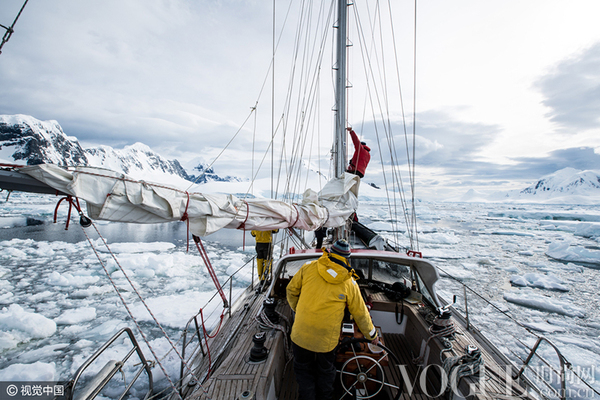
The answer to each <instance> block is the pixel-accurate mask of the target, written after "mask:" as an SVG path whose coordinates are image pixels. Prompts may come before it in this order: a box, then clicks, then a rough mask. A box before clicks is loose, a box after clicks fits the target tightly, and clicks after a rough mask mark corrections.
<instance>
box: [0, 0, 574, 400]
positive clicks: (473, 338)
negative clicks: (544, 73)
mask: <svg viewBox="0 0 600 400" xmlns="http://www.w3.org/2000/svg"><path fill="white" fill-rule="evenodd" d="M350 9H352V10H355V9H356V5H353V4H349V3H348V1H347V0H337V1H336V2H335V6H334V3H331V7H330V8H327V7H323V8H322V9H321V11H322V12H323V15H324V17H325V18H324V20H325V21H327V22H331V23H330V24H329V25H328V26H327V23H325V24H322V25H323V26H322V27H326V29H329V30H331V25H333V26H334V28H333V30H334V31H335V51H334V52H335V54H336V57H335V61H334V62H333V70H334V79H333V80H334V82H335V85H334V94H335V96H334V97H335V105H334V107H333V112H334V121H335V122H334V125H335V126H334V132H335V133H334V137H335V140H334V143H335V144H334V146H333V150H332V154H333V156H334V157H333V158H334V160H333V171H334V173H333V174H334V178H332V179H331V180H329V182H328V183H327V184H326V185H325V186H324V187H323V188H322V189H321V190H320V191H319V192H316V191H313V190H307V191H305V192H304V194H303V196H302V198H301V199H300V200H299V201H295V202H294V200H298V199H296V198H294V197H293V196H290V197H291V201H289V202H288V201H282V200H275V199H269V200H266V199H260V198H245V199H240V198H238V197H236V196H233V195H217V194H203V193H198V192H190V191H185V190H181V189H176V188H172V187H169V186H166V185H158V184H153V183H150V182H141V181H137V180H134V179H130V178H128V177H126V176H123V175H122V174H119V173H115V172H112V171H107V170H101V171H100V170H98V169H94V168H89V167H75V168H60V167H58V166H55V165H49V164H45V165H36V166H27V167H19V168H7V169H5V170H3V171H1V174H0V179H1V185H2V187H3V188H5V189H8V190H23V191H31V192H37V193H60V194H63V195H65V196H66V197H65V198H66V199H67V201H68V202H69V207H73V208H74V209H75V210H76V212H77V213H79V214H80V221H81V224H82V226H91V225H93V221H94V220H108V221H120V222H131V223H161V222H168V221H184V222H185V223H186V224H188V229H189V232H191V234H192V235H193V239H194V242H195V244H196V245H197V247H198V249H199V250H201V248H202V241H201V238H202V237H204V236H206V235H208V234H210V233H212V232H216V231H218V230H221V229H241V230H263V231H264V230H277V229H279V230H282V231H283V230H286V231H287V232H289V235H288V236H289V238H292V237H293V238H296V240H297V243H298V244H297V245H295V246H286V243H284V242H282V243H281V244H280V247H281V248H286V250H285V254H283V255H282V256H281V257H279V258H278V259H277V260H274V261H273V264H272V266H271V267H270V268H267V269H266V271H267V276H264V277H262V278H264V279H258V278H257V279H256V282H255V280H254V277H253V279H252V284H251V285H250V286H249V287H248V288H246V289H245V290H244V291H243V292H242V293H241V294H240V295H239V296H238V297H237V298H232V296H231V289H230V291H229V293H230V295H229V296H227V294H226V291H227V285H228V284H229V285H231V282H232V278H230V280H229V281H228V282H225V283H220V282H218V280H217V279H216V277H215V276H214V274H213V273H211V277H212V278H213V279H214V282H215V285H216V291H215V296H214V297H213V300H211V302H209V304H207V305H205V306H203V307H201V308H200V311H199V312H198V314H196V315H194V316H191V317H190V319H189V321H188V323H187V326H186V328H185V330H184V332H183V333H182V339H181V344H180V346H175V345H174V344H173V343H171V345H172V346H173V349H174V351H175V352H176V353H177V355H178V356H179V358H180V360H181V371H180V376H179V377H178V378H171V377H169V382H170V392H169V393H168V396H169V398H170V399H225V398H227V399H240V400H242V399H244V400H245V399H257V400H259V399H281V400H284V399H296V398H297V396H298V394H297V384H296V380H295V376H294V371H293V367H292V364H293V360H292V357H293V356H292V354H291V351H290V338H289V334H290V329H291V326H292V323H293V319H294V315H293V312H292V310H291V308H290V307H289V305H288V303H287V299H286V286H287V284H288V283H289V282H290V279H291V277H292V276H293V275H294V274H295V273H296V272H297V271H298V270H299V269H300V268H301V267H302V265H304V264H305V263H307V262H310V261H313V260H316V259H318V258H319V257H321V256H322V254H323V250H322V249H319V248H311V246H310V245H309V244H308V243H307V242H306V241H305V240H304V235H303V234H302V233H301V232H302V231H304V232H310V231H315V230H317V229H321V228H323V227H324V228H327V229H328V232H329V237H328V238H327V241H326V243H331V242H333V241H335V240H336V239H339V238H344V239H347V240H348V241H349V242H350V243H351V246H352V249H353V250H352V256H351V257H350V262H351V267H352V269H353V270H354V271H355V273H356V274H357V275H358V276H359V277H360V279H359V280H358V281H357V283H358V284H359V286H360V288H361V293H362V295H363V296H364V300H365V302H368V303H369V306H370V315H371V318H372V320H373V323H374V325H375V326H376V329H377V330H378V332H379V333H380V337H381V338H382V339H381V343H380V344H379V345H377V346H374V345H372V344H371V343H369V342H368V341H367V340H366V339H365V338H364V337H363V336H362V334H361V333H360V331H359V330H358V329H357V327H356V324H355V323H354V322H353V320H352V319H350V318H349V319H347V320H345V321H344V323H343V324H342V326H340V344H339V346H338V347H337V354H336V365H337V372H338V375H337V378H336V389H335V390H336V391H335V395H336V397H337V398H339V399H343V398H357V399H370V398H373V399H399V398H405V399H408V398H416V399H425V398H430V397H440V398H448V399H453V398H456V399H462V398H469V399H475V398H477V399H492V398H493V399H496V398H516V397H521V398H528V399H529V398H531V399H534V398H566V397H565V396H566V395H565V393H566V391H565V390H564V389H565V379H564V372H565V368H566V366H567V364H568V362H567V361H566V359H565V358H564V357H563V356H562V354H561V353H560V351H559V350H558V349H556V348H555V349H556V352H557V355H558V358H559V359H560V363H561V365H560V369H559V370H558V371H556V372H555V373H556V375H557V376H559V377H560V378H561V379H562V381H561V384H560V385H559V387H558V388H555V389H556V390H555V392H553V393H552V394H551V395H550V396H548V395H547V392H544V391H543V390H542V389H541V388H539V387H538V386H536V385H535V384H534V383H533V382H532V380H531V379H529V378H528V375H527V374H526V372H527V371H529V370H530V369H528V368H527V366H528V364H529V362H530V360H531V359H532V358H533V357H534V356H535V350H536V349H537V347H538V346H539V343H536V345H535V346H534V348H533V349H532V352H531V354H530V355H529V356H528V357H527V359H526V361H525V362H524V364H523V366H522V367H521V368H517V367H515V365H514V363H513V362H512V361H511V360H509V359H508V358H507V356H506V355H505V354H504V353H503V352H502V351H500V350H499V349H498V348H497V347H496V346H494V344H492V342H491V341H490V340H488V339H487V338H485V337H484V336H483V335H482V334H481V332H480V331H479V330H477V329H476V328H475V327H473V326H472V324H470V322H469V319H468V314H467V316H466V317H465V316H463V315H462V314H460V313H458V312H456V310H455V309H454V304H451V303H449V302H445V301H444V300H443V299H441V297H440V296H439V295H438V287H437V284H438V282H439V280H440V274H439V272H438V269H437V267H436V266H435V265H434V264H433V263H432V262H431V261H429V260H427V259H426V258H424V257H423V254H422V253H421V252H420V251H419V249H418V247H417V243H418V242H417V241H416V226H415V224H416V218H414V214H413V215H412V218H411V215H410V213H411V212H413V213H414V187H413V190H412V193H413V199H412V202H411V204H412V205H410V206H409V205H408V202H406V201H405V199H403V200H402V205H401V206H400V207H399V208H401V209H402V210H403V211H404V210H405V209H407V210H408V215H409V217H408V218H407V221H408V223H407V225H408V226H409V228H410V231H411V232H412V233H411V235H410V238H411V244H410V246H408V248H407V249H406V251H401V247H400V246H399V245H398V244H397V243H394V242H392V241H390V240H388V239H386V238H383V237H382V236H380V235H378V234H377V233H376V232H374V231H372V230H370V229H368V228H367V227H365V226H364V225H362V224H360V222H358V221H353V216H354V215H355V213H356V211H357V208H358V193H359V187H360V185H361V179H360V178H359V177H358V176H357V175H354V174H350V173H348V172H347V171H346V166H347V157H346V154H347V150H346V142H347V126H348V123H347V121H348V117H347V115H346V111H347V103H346V97H347V93H348V90H349V86H350V85H349V84H348V77H347V75H346V74H347V71H348V66H347V64H346V63H347V51H348V47H349V46H350V43H351V42H350V41H349V39H348V20H349V17H348V13H349V10H350ZM377 18H378V17H375V18H374V19H377ZM301 29H304V28H299V30H298V31H299V32H301V31H302V30H301ZM302 32H304V31H302ZM373 32H375V31H374V30H373ZM320 35H322V36H320ZM374 35H376V34H375V33H374ZM325 37H326V35H325V34H324V33H321V34H318V35H315V36H314V38H325ZM363 41H364V38H362V39H361V44H362V46H363V47H364V48H365V49H367V48H369V47H370V45H369V44H367V43H366V41H364V42H363ZM305 44H306V43H305ZM373 49H374V50H375V51H380V49H376V48H373ZM367 61H370V60H367V59H365V64H368V63H367ZM321 62H322V54H320V53H319V58H318V60H317V64H318V66H317V67H316V69H315V70H317V69H319V68H320V63H321ZM372 68H375V66H374V65H367V67H366V69H367V70H371V69H372ZM373 76H374V75H373ZM370 83H371V84H376V83H375V82H370ZM305 84H306V85H307V87H310V85H311V84H312V83H311V82H308V83H306V82H305ZM313 92H316V90H315V91H313ZM311 94H314V93H311ZM302 100H303V101H304V102H305V106H306V107H307V108H310V107H312V106H313V105H314V103H312V102H311V101H308V100H305V99H302ZM379 100H380V99H376V98H374V97H371V98H370V103H371V105H373V104H374V103H377V102H378V101H379ZM382 114H384V113H382ZM298 118H299V122H298V123H297V125H298V127H300V128H299V129H300V130H305V129H307V128H306V127H307V126H308V117H307V116H306V114H305V113H304V111H302V112H300V113H299V114H298ZM304 118H305V119H304ZM300 120H301V121H300ZM384 128H386V129H387V127H386V126H385V125H384ZM388 138H391V136H388ZM388 140H389V139H388ZM382 141H383V139H382ZM390 147H391V148H392V149H393V148H394V146H393V143H391V144H390ZM390 154H391V157H394V156H395V153H394V151H393V150H392V152H391V153H390ZM413 157H414V155H413ZM409 167H410V164H409ZM413 167H414V165H413ZM409 173H410V174H411V177H412V178H414V170H412V169H410V170H409ZM392 175H393V176H394V177H395V178H396V179H397V176H398V172H397V171H394V172H392ZM398 182H399V181H398ZM399 186H401V185H398V187H397V188H398V189H399ZM78 199H83V200H85V202H86V206H87V212H86V213H84V210H83V208H82V207H81V206H80V205H79V203H78ZM86 214H87V215H86ZM201 253H202V251H201ZM203 257H205V254H204V255H203ZM205 261H206V260H205ZM209 264H210V263H209V262H207V267H208V266H209ZM209 271H210V268H209ZM230 288H231V286H230ZM221 306H222V307H221ZM219 309H220V310H221V313H220V315H219ZM215 310H216V317H214V316H213V317H212V318H211V317H209V316H207V314H208V313H209V312H211V311H213V312H214V311H215ZM140 333H141V330H140ZM121 335H128V336H129V338H130V341H131V342H132V343H133V344H134V345H133V349H132V351H131V352H130V353H129V354H128V356H127V357H128V358H129V357H130V356H132V355H133V354H136V353H137V356H138V357H139V358H140V360H141V361H140V365H141V366H140V368H139V372H138V374H137V376H139V375H140V374H142V373H144V372H146V373H147V374H148V375H149V376H150V379H149V381H150V382H152V379H151V372H150V364H151V362H150V361H149V360H148V359H146V358H145V356H144V355H143V354H141V352H140V350H139V346H138V345H137V342H136V339H135V337H134V335H133V334H132V332H131V330H125V331H123V332H119V333H118V334H117V335H116V336H115V338H113V339H111V341H109V343H107V345H106V347H107V346H109V345H110V344H111V343H112V342H114V341H115V340H117V338H118V337H120V336H121ZM543 341H545V339H544V338H541V337H540V340H539V342H543ZM546 341H547V340H546ZM106 347H103V348H101V349H99V350H98V352H97V353H96V354H94V356H92V359H91V360H90V362H91V361H93V360H95V359H96V358H98V356H99V355H100V354H101V353H102V351H103V350H104V349H105V348H106ZM155 359H156V360H155V361H156V362H158V363H159V364H160V362H159V360H158V357H155ZM124 362H125V360H120V361H119V360H110V361H109V362H108V363H107V364H106V365H105V366H104V367H103V368H102V369H101V371H100V372H99V373H98V375H97V376H96V377H95V378H94V379H92V380H91V381H89V382H87V383H86V384H85V385H78V380H79V378H80V376H81V374H82V373H83V371H84V369H85V367H87V365H89V363H85V364H84V365H83V366H82V368H81V369H80V371H78V372H77V373H76V374H75V376H74V377H73V379H72V380H71V381H70V389H71V392H70V396H71V397H73V398H77V399H93V398H94V397H96V396H97V395H98V394H99V393H100V392H101V390H102V388H103V387H104V385H106V384H107V383H108V382H109V381H110V380H111V379H112V378H113V377H114V376H115V375H117V374H118V372H119V370H120V369H121V368H122V366H123V363H124ZM163 371H164V370H163ZM165 375H167V374H165ZM137 376H136V377H137ZM167 377H168V375H167ZM131 385H133V382H130V384H129V385H128V386H127V387H125V388H124V392H123V396H125V395H126V393H127V391H128V390H129V388H130V387H131ZM561 390H562V392H561ZM156 396H157V394H155V393H153V392H152V387H150V388H149V390H148V393H147V394H146V398H151V397H156ZM161 396H164V394H161Z"/></svg>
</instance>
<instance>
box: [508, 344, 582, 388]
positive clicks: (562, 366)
mask: <svg viewBox="0 0 600 400" xmlns="http://www.w3.org/2000/svg"><path fill="white" fill-rule="evenodd" d="M542 341H545V342H547V343H548V344H549V345H550V346H552V348H553V349H554V351H556V354H557V355H558V360H559V361H560V388H561V391H560V398H561V400H566V398H567V397H566V393H567V382H566V379H565V366H566V367H567V368H569V369H571V363H570V362H569V361H568V360H567V359H566V358H565V357H564V356H563V355H562V353H561V352H560V350H559V349H558V347H556V346H555V345H554V343H552V342H551V341H550V340H548V339H547V338H545V337H543V336H539V337H538V339H537V341H536V342H535V345H533V347H532V348H531V351H530V352H529V355H528V356H527V359H526V360H525V362H524V363H523V366H522V367H521V369H520V370H519V372H518V373H517V374H516V375H514V376H513V379H517V378H519V377H520V376H521V375H523V372H525V369H526V368H527V367H528V366H529V362H530V361H531V359H532V358H533V356H534V355H536V352H537V349H538V347H539V346H540V344H541V343H542ZM538 357H540V356H538ZM540 358H541V357H540ZM542 360H543V361H544V362H545V363H546V361H545V360H544V359H543V358H542ZM546 364H547V363H546ZM552 370H553V371H554V372H555V373H556V371H555V370H554V369H552Z"/></svg>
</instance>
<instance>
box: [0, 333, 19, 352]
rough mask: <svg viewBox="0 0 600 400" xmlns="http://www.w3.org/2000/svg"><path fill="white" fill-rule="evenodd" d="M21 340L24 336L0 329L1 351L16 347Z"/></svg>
mask: <svg viewBox="0 0 600 400" xmlns="http://www.w3.org/2000/svg"><path fill="white" fill-rule="evenodd" d="M21 341H22V337H21V336H20V335H15V334H14V333H10V332H3V331H0V351H3V350H8V349H14V348H15V347H17V345H18V344H19V343H21Z"/></svg>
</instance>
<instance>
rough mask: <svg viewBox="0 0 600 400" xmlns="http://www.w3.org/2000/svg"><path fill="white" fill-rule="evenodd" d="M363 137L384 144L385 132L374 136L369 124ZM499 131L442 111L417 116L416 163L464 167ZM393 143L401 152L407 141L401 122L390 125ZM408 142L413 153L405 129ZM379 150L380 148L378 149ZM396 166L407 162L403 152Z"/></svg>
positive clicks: (383, 148) (493, 127)
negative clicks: (380, 141)
mask: <svg viewBox="0 0 600 400" xmlns="http://www.w3.org/2000/svg"><path fill="white" fill-rule="evenodd" d="M365 126H366V127H367V128H366V129H365V131H364V132H363V135H364V136H365V137H366V138H367V140H370V141H372V142H375V141H376V140H377V138H379V140H382V144H383V143H387V139H386V138H383V136H384V133H383V132H381V131H378V132H377V133H376V132H375V130H374V129H373V128H371V127H370V126H369V124H366V125H365ZM501 131H502V128H501V127H500V126H497V125H489V124H483V123H473V122H466V121H460V120H458V119H455V118H453V117H452V116H451V115H449V114H447V113H445V112H439V111H428V112H424V113H421V114H419V115H418V116H417V130H416V132H417V134H416V136H415V151H416V163H417V164H418V165H420V166H426V167H433V166H435V167H441V168H458V169H462V168H463V166H467V164H468V163H470V162H472V160H473V159H476V158H477V154H478V153H479V152H480V151H481V150H482V149H483V148H484V147H485V146H487V145H489V144H490V143H492V142H493V141H494V140H495V138H496V137H497V136H498V135H499V134H500V132H501ZM392 132H394V138H393V142H394V144H395V146H396V148H398V149H400V148H402V149H404V148H405V147H406V146H405V143H406V140H405V137H404V133H403V132H404V129H403V127H402V125H401V123H398V122H396V123H392ZM407 132H408V133H409V137H408V143H409V147H410V148H411V153H412V134H411V132H412V127H411V126H409V127H407ZM377 150H379V149H377ZM381 151H382V153H383V154H384V158H386V159H387V158H388V157H387V154H389V147H388V146H387V144H386V147H382V149H381ZM397 157H398V164H402V163H406V151H405V150H402V151H399V150H398V151H397Z"/></svg>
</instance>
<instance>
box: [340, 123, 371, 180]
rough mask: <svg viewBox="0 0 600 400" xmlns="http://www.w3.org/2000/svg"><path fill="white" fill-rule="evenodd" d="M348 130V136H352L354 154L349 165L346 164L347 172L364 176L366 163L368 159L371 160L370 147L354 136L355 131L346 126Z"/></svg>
mask: <svg viewBox="0 0 600 400" xmlns="http://www.w3.org/2000/svg"><path fill="white" fill-rule="evenodd" d="M347 129H348V131H349V132H350V137H351V138H352V144H354V155H353V156H352V159H351V160H350V165H348V169H347V170H346V171H347V172H350V173H352V174H355V175H358V176H359V177H361V178H362V177H364V176H365V170H366V169H367V165H368V164H369V161H371V154H370V151H371V149H370V148H369V146H367V144H366V143H365V142H361V141H360V140H359V139H358V136H356V133H355V132H354V130H352V128H347Z"/></svg>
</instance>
